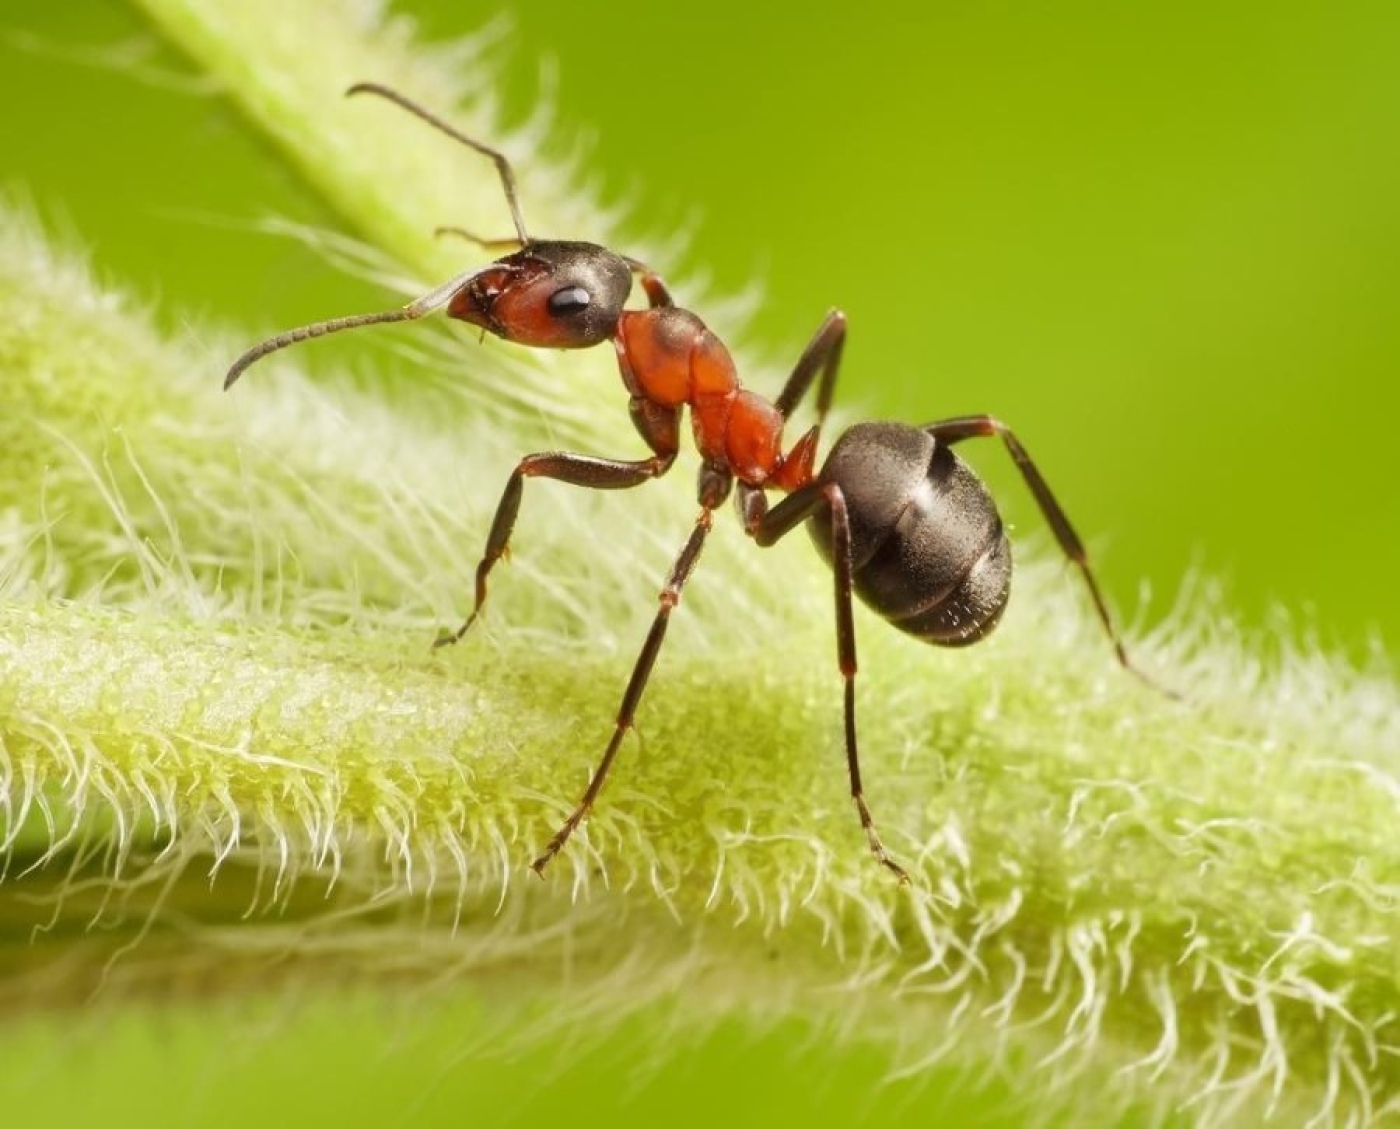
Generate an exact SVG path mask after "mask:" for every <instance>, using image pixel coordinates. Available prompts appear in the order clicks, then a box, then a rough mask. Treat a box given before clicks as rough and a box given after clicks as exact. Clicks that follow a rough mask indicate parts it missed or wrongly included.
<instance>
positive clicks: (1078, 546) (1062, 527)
mask: <svg viewBox="0 0 1400 1129" xmlns="http://www.w3.org/2000/svg"><path fill="white" fill-rule="evenodd" d="M923 430H924V431H925V432H926V433H927V434H929V435H931V436H933V438H934V439H937V440H942V441H943V442H944V443H947V444H949V445H950V446H951V445H952V444H954V443H958V442H961V441H962V440H964V439H982V438H991V437H993V436H1000V437H1001V441H1002V442H1003V443H1005V444H1006V450H1007V452H1008V453H1009V454H1010V455H1011V461H1012V462H1014V463H1015V464H1016V469H1017V470H1019V471H1020V472H1021V477H1022V478H1023V479H1024V480H1025V483H1026V486H1027V487H1028V488H1029V489H1030V492H1031V494H1032V495H1033V496H1034V497H1035V501H1036V505H1037V506H1039V507H1040V512H1041V514H1042V515H1043V516H1044V518H1045V522H1046V524H1047V525H1049V526H1050V530H1051V532H1053V533H1054V534H1055V540H1056V541H1058V542H1059V545H1060V549H1061V551H1062V552H1063V553H1064V554H1065V556H1066V557H1068V558H1069V559H1070V561H1071V562H1073V564H1074V565H1075V566H1076V567H1077V568H1078V569H1079V571H1080V573H1081V575H1083V577H1084V582H1085V584H1087V585H1088V587H1089V595H1090V596H1091V597H1092V598H1093V601H1094V610H1095V611H1096V612H1097V613H1098V616H1099V622H1100V623H1101V624H1103V629H1104V633H1105V634H1106V635H1107V636H1108V639H1109V642H1110V643H1112V645H1113V653H1114V654H1115V655H1116V656H1117V657H1118V662H1119V664H1120V665H1121V666H1122V667H1123V669H1124V670H1126V671H1128V672H1129V673H1130V674H1132V675H1134V676H1135V677H1137V678H1139V679H1141V680H1142V681H1143V682H1145V683H1147V685H1149V686H1151V687H1152V688H1153V689H1154V690H1157V691H1159V692H1160V693H1163V694H1165V695H1166V696H1167V697H1169V698H1176V699H1178V700H1179V699H1180V698H1181V695H1180V694H1179V693H1177V692H1176V691H1175V690H1171V689H1168V688H1167V687H1165V686H1163V685H1162V684H1161V683H1159V682H1157V681H1156V680H1155V679H1153V678H1152V677H1151V676H1149V675H1148V674H1146V673H1145V672H1144V671H1142V670H1139V669H1138V667H1137V666H1135V665H1134V663H1133V661H1132V660H1131V659H1130V658H1129V657H1128V649H1127V648H1126V647H1125V646H1124V645H1123V640H1122V638H1121V637H1120V636H1119V634H1118V629H1117V628H1116V627H1115V626H1114V624H1113V617H1112V616H1111V615H1109V612H1108V604H1107V602H1106V601H1105V600H1104V598H1103V593H1102V592H1101V591H1100V590H1099V584H1098V581H1097V580H1096V579H1095V578H1094V571H1093V569H1092V568H1090V567H1089V554H1088V552H1087V551H1086V550H1085V548H1084V542H1083V541H1081V540H1080V539H1079V534H1077V533H1076V532H1075V531H1074V527H1073V526H1072V525H1070V523H1069V517H1068V516H1067V515H1066V514H1065V511H1064V510H1063V509H1062V508H1061V506H1060V503H1059V501H1058V500H1057V499H1056V498H1055V495H1054V494H1053V493H1052V492H1051V490H1050V484H1049V483H1047V482H1046V481H1045V477H1044V475H1042V474H1041V473H1040V468H1038V467H1037V466H1036V465H1035V463H1034V462H1033V461H1032V460H1031V457H1030V455H1029V454H1028V453H1027V452H1026V449H1025V447H1023V446H1022V445H1021V441H1020V440H1019V439H1017V438H1016V436H1015V434H1014V433H1013V432H1012V430H1011V429H1010V428H1009V427H1007V426H1006V424H1004V423H1002V422H1001V420H999V419H997V418H996V417H995V416H987V415H980V416H959V417H958V418H957V419H945V420H941V421H940V422H938V423H932V424H929V425H928V426H927V427H925V428H924V429H923Z"/></svg>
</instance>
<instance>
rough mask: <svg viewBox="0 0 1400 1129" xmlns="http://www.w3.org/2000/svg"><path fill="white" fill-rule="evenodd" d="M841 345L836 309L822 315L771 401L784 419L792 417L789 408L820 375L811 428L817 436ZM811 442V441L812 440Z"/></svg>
mask: <svg viewBox="0 0 1400 1129" xmlns="http://www.w3.org/2000/svg"><path fill="white" fill-rule="evenodd" d="M845 344H846V315H845V314H843V313H842V312H841V311H840V310H832V311H831V312H830V313H829V314H827V315H826V318H825V319H824V320H823V321H822V324H821V326H820V327H819V328H818V329H817V332H816V333H815V334H814V335H813V337H812V340H811V341H809V342H808V343H807V347H806V348H805V349H803V350H802V356H800V357H798V358H797V364H795V365H794V366H793V368H792V375H791V376H789V377H788V379H787V383H786V384H785V385H783V390H782V392H781V393H779V395H778V398H777V399H776V400H774V401H773V405H774V407H776V408H777V409H778V412H779V413H780V414H781V415H782V416H783V417H784V418H786V417H788V416H790V415H791V414H792V412H793V409H794V408H796V407H797V405H798V404H799V403H800V402H801V401H802V398H803V397H804V396H806V395H807V390H808V389H809V388H811V386H812V381H813V380H815V379H816V376H817V374H818V373H821V378H822V379H821V383H820V384H819V385H818V386H817V424H816V427H815V429H814V431H815V432H816V433H818V434H819V433H820V432H821V427H822V424H823V423H825V422H826V414H827V412H828V411H830V410H831V398H832V394H833V393H834V391H835V388H836V370H837V369H838V368H839V367H840V365H841V350H842V348H843V347H844V346H845ZM813 441H814V442H815V438H814V440H813Z"/></svg>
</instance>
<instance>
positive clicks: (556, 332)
mask: <svg viewBox="0 0 1400 1129" xmlns="http://www.w3.org/2000/svg"><path fill="white" fill-rule="evenodd" d="M631 290H632V268H631V267H630V266H629V265H628V263H627V261H626V260H625V259H623V258H622V257H621V256H619V255H615V254H613V252H611V251H609V250H607V248H605V247H599V246H597V245H596V244H593V243H565V242H539V243H530V244H528V245H527V246H525V247H524V248H522V249H521V250H519V251H517V252H515V253H514V254H513V255H507V256H506V257H505V258H503V259H497V260H496V262H495V263H493V264H492V265H491V266H489V267H487V268H486V269H484V270H481V271H478V272H477V273H476V274H474V275H472V277H471V278H470V279H468V280H467V281H466V282H465V283H464V284H463V285H462V287H461V288H460V289H459V290H458V291H457V292H456V293H455V294H454V295H453V296H452V300H451V301H450V302H449V303H448V306H447V313H448V316H449V317H454V318H458V319H460V320H461V321H465V322H469V323H470V324H472V325H475V326H479V327H480V328H482V329H484V330H487V331H489V332H491V333H494V334H495V335H496V336H497V337H503V338H505V340H507V341H514V342H515V343H517V344H519V345H529V346H533V347H535V348H545V349H583V348H587V347H588V346H590V345H597V344H598V343H599V342H601V341H606V340H608V339H609V338H610V337H612V335H613V334H614V333H615V332H616V330H617V319H618V317H619V316H620V315H621V313H622V306H623V303H624V302H626V301H627V295H628V294H629V293H630V292H631Z"/></svg>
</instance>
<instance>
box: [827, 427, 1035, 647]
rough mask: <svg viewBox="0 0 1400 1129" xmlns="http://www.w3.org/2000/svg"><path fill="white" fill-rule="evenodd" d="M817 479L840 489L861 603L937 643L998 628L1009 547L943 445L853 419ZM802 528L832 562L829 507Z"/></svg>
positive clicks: (987, 502) (976, 482)
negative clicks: (855, 423)
mask: <svg viewBox="0 0 1400 1129" xmlns="http://www.w3.org/2000/svg"><path fill="white" fill-rule="evenodd" d="M820 477H821V481H822V482H828V483H835V484H836V485H838V486H840V487H841V492H842V494H843V495H844V496H845V499H846V509H847V514H848V516H849V519H850V525H851V557H852V562H853V564H854V572H855V588H856V593H857V595H859V596H860V598H861V599H862V600H864V601H865V603H866V604H868V605H869V606H870V607H871V608H873V609H874V610H875V611H877V612H879V613H880V614H881V615H882V616H884V617H885V618H886V619H888V620H889V621H890V622H891V623H893V624H894V625H895V626H896V627H898V628H899V629H900V630H901V631H905V632H908V633H909V634H910V635H913V636H915V637H917V638H919V639H923V640H925V641H926V642H929V643H938V644H940V645H942V646H949V647H958V646H963V645H965V644H968V643H975V642H976V641H977V640H978V639H980V638H982V636H984V635H986V634H987V633H988V632H989V631H991V630H992V628H993V627H995V626H996V624H997V621H998V620H999V619H1000V618H1001V613H1002V610H1003V609H1004V608H1005V607H1006V598H1007V595H1008V594H1009V592H1010V590H1011V546H1010V544H1009V543H1008V542H1007V539H1006V533H1005V531H1004V530H1003V529H1002V524H1001V516H1000V515H999V514H998V513H997V508H996V504H995V503H994V502H993V501H992V498H991V495H990V494H988V492H987V488H986V487H985V486H983V485H982V482H981V480H980V479H979V478H978V477H977V476H976V475H975V474H974V473H973V472H972V471H971V470H970V469H969V468H968V467H967V466H966V464H964V463H963V462H962V461H961V460H960V459H959V458H958V457H957V456H956V455H955V454H953V452H952V449H951V448H950V447H948V446H947V445H946V444H943V443H938V442H935V440H934V439H933V437H932V436H930V435H928V434H927V433H925V432H923V431H920V430H919V429H918V428H914V427H908V426H906V425H904V424H899V423H862V424H857V425H856V426H855V427H852V428H851V429H850V430H849V431H847V432H846V433H845V434H844V435H842V436H841V438H840V439H838V440H837V441H836V445H835V446H834V447H833V448H832V449H831V454H830V455H828V456H827V460H826V464H825V465H824V466H823V467H822V471H821V476H820ZM808 532H810V533H811V535H812V540H813V541H814V542H815V543H816V546H817V548H818V550H819V551H820V552H821V553H822V555H823V556H825V557H826V558H827V559H828V560H830V556H831V517H830V513H829V511H828V510H826V509H825V508H823V509H821V510H819V511H818V512H817V514H816V515H815V516H813V517H812V519H811V520H810V521H809V522H808Z"/></svg>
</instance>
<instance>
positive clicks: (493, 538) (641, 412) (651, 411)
mask: <svg viewBox="0 0 1400 1129" xmlns="http://www.w3.org/2000/svg"><path fill="white" fill-rule="evenodd" d="M678 417H679V412H676V411H658V410H657V409H656V408H655V407H653V406H652V405H648V404H646V403H645V402H639V401H634V402H633V405H632V421H633V423H634V424H635V425H636V427H637V430H638V431H639V432H640V433H641V435H642V437H643V438H644V439H645V440H646V441H647V445H648V446H650V447H651V449H652V451H653V454H652V457H651V458H649V459H637V460H632V461H628V460H622V459H602V458H598V457H596V456H594V455H576V454H572V453H570V452H568V451H546V452H541V453H539V454H534V455H526V456H525V457H524V458H523V459H521V460H520V462H519V463H517V464H516V467H515V470H513V471H512V472H511V475H510V478H508V479H507V480H506V488H505V490H504V491H503V492H502V493H501V500H500V502H498V503H497V505H496V516H495V517H494V518H493V519H492V521H491V531H490V533H488V534H487V536H486V551H485V553H483V554H482V557H481V560H480V562H479V563H478V564H477V566H476V594H475V601H474V602H473V604H472V610H471V614H470V615H469V616H467V618H466V620H465V622H463V624H462V626H461V627H459V628H458V629H457V630H456V631H454V632H452V633H450V634H446V633H445V634H442V635H440V636H439V637H438V638H437V639H436V640H434V641H433V646H434V647H445V646H448V645H449V644H453V643H457V642H459V641H460V640H461V638H462V636H464V635H465V634H466V633H467V632H468V631H469V630H471V626H472V624H474V623H475V622H476V621H477V617H478V616H480V615H481V609H482V608H483V607H484V606H485V604H486V595H487V578H488V577H490V575H491V570H492V569H493V568H495V567H496V562H497V561H499V560H500V559H501V558H502V557H503V556H505V555H506V553H507V552H508V551H509V548H510V537H511V534H512V533H513V532H514V531H515V521H516V518H517V517H519V515H520V499H521V496H522V495H523V494H524V492H525V479H527V478H552V479H554V480H555V481H557V482H567V483H568V484H569V485H570V486H583V487H586V488H587V489H590V490H628V489H631V488H632V487H634V486H640V485H642V484H643V483H644V482H650V481H651V480H652V479H654V478H660V477H661V476H662V475H663V474H665V473H666V472H667V471H668V470H670V469H671V465H672V464H673V463H674V462H675V461H676V451H677V449H678V446H679V444H678Z"/></svg>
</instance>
